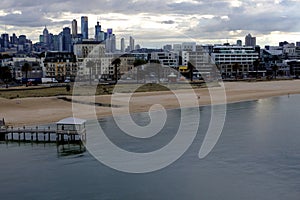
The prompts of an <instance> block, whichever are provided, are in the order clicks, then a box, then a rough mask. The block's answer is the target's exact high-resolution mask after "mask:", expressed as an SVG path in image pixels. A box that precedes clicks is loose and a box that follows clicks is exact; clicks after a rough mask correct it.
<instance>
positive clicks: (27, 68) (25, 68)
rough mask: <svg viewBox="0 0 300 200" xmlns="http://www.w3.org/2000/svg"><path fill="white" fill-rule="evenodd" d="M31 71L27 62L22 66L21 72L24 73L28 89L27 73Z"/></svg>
mask: <svg viewBox="0 0 300 200" xmlns="http://www.w3.org/2000/svg"><path fill="white" fill-rule="evenodd" d="M31 70H32V67H31V65H30V64H29V63H28V62H25V63H24V65H23V66H22V72H24V73H25V79H26V87H28V80H27V79H28V72H29V71H31Z"/></svg>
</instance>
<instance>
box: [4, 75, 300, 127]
mask: <svg viewBox="0 0 300 200" xmlns="http://www.w3.org/2000/svg"><path fill="white" fill-rule="evenodd" d="M224 86H225V93H226V102H227V103H233V102H240V101H248V100H257V99H262V98H268V97H273V96H282V95H289V94H290V95H292V94H300V80H289V81H272V82H226V83H224ZM218 90H220V91H221V90H222V88H211V89H207V88H203V89H195V90H194V91H191V90H178V91H176V95H179V96H180V97H181V100H180V101H181V102H184V106H186V107H195V106H203V105H209V104H211V103H214V104H217V103H223V99H224V98H225V97H224V96H222V97H221V96H220V98H218V96H216V95H215V97H214V98H215V100H214V101H213V102H212V101H211V94H212V93H214V91H218ZM225 93H224V94H225ZM220 94H222V91H221V93H220ZM67 98H72V97H67ZM73 99H75V100H77V101H79V102H88V103H90V102H92V103H93V101H94V99H91V98H90V97H73ZM218 99H220V102H218ZM113 100H114V101H113V102H111V95H103V96H96V97H95V102H96V103H99V104H100V103H103V104H110V103H112V104H113V105H114V106H117V107H116V108H114V109H115V111H116V112H117V113H118V114H126V113H127V110H128V108H129V111H130V113H135V112H147V111H149V109H150V107H151V106H152V105H154V104H160V105H162V106H163V107H164V108H165V109H174V108H178V107H180V106H182V105H180V104H179V101H178V99H177V97H176V96H175V95H174V93H172V92H170V91H164V92H147V93H135V94H134V95H133V96H132V97H131V98H130V101H129V103H128V99H127V97H126V94H120V95H114V96H113ZM74 105H75V108H74V107H73V109H75V110H77V111H79V112H80V113H81V117H84V118H85V119H93V118H94V117H95V116H96V117H97V118H101V117H106V116H110V115H112V109H111V108H110V107H105V106H99V105H98V106H93V105H89V104H82V103H76V104H74ZM77 105H78V106H77ZM73 109H72V103H71V102H68V101H64V100H62V99H59V98H57V97H45V98H25V99H12V100H9V99H3V98H0V118H1V119H2V118H4V119H5V121H6V123H7V125H12V126H15V127H16V126H23V125H37V124H49V123H54V122H57V121H59V120H60V119H63V118H66V117H71V116H73V111H74V110H73Z"/></svg>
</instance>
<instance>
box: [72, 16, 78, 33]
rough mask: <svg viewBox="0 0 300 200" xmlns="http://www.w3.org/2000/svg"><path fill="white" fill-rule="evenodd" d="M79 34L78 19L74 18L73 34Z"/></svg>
mask: <svg viewBox="0 0 300 200" xmlns="http://www.w3.org/2000/svg"><path fill="white" fill-rule="evenodd" d="M77 34H78V27H77V20H76V19H73V21H72V36H73V37H76V36H77Z"/></svg>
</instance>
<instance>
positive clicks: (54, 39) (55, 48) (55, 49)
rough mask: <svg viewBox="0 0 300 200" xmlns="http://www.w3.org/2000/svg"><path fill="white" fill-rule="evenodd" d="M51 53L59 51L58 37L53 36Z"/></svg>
mask: <svg viewBox="0 0 300 200" xmlns="http://www.w3.org/2000/svg"><path fill="white" fill-rule="evenodd" d="M53 51H59V36H58V35H53Z"/></svg>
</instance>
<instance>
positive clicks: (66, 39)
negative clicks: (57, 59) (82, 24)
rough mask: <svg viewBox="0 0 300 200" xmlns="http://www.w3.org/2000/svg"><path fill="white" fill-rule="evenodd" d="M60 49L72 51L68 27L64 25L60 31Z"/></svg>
mask: <svg viewBox="0 0 300 200" xmlns="http://www.w3.org/2000/svg"><path fill="white" fill-rule="evenodd" d="M62 50H63V51H66V52H72V36H71V30H70V28H69V27H65V28H64V29H63V32H62Z"/></svg>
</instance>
